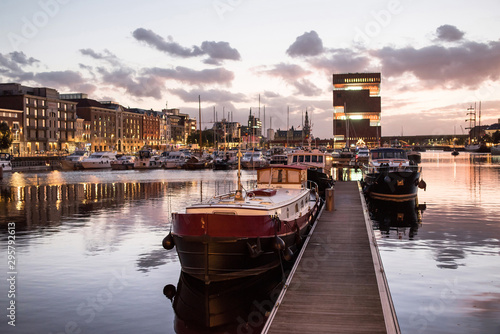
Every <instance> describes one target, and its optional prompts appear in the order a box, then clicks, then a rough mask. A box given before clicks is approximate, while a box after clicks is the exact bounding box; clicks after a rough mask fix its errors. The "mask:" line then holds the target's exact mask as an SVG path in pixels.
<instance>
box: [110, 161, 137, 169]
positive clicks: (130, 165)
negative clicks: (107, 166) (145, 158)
mask: <svg viewBox="0 0 500 334" xmlns="http://www.w3.org/2000/svg"><path fill="white" fill-rule="evenodd" d="M111 169H113V170H129V169H134V163H133V162H130V163H122V164H111Z"/></svg>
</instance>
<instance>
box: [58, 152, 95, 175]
mask: <svg viewBox="0 0 500 334" xmlns="http://www.w3.org/2000/svg"><path fill="white" fill-rule="evenodd" d="M88 156H89V152H88V151H85V150H75V152H73V153H71V154H70V155H67V156H66V157H64V159H62V160H61V168H62V169H63V170H75V169H81V168H82V164H81V162H82V161H83V160H84V159H86V158H88Z"/></svg>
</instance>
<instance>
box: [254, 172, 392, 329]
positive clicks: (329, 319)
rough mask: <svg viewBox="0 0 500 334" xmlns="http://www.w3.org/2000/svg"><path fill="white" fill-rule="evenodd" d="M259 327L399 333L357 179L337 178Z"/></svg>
mask: <svg viewBox="0 0 500 334" xmlns="http://www.w3.org/2000/svg"><path fill="white" fill-rule="evenodd" d="M334 198H335V211H333V212H329V211H326V210H324V211H323V213H322V215H321V217H320V218H319V220H318V221H317V223H316V225H315V226H314V230H313V231H312V233H311V234H310V238H309V239H308V240H307V241H306V244H305V247H303V250H302V252H301V254H300V255H299V258H298V259H297V263H296V264H295V266H294V269H293V270H292V272H291V274H290V276H289V279H288V281H287V285H285V288H284V289H283V291H282V292H281V295H280V297H279V298H278V300H277V302H276V305H275V307H274V309H273V311H272V312H271V314H270V316H269V318H268V321H267V323H266V325H265V327H264V329H263V331H262V333H271V334H276V333H390V334H392V333H400V330H399V325H398V322H397V318H396V314H395V312H394V307H393V304H392V299H391V297H390V293H389V289H388V286H387V281H386V279H385V275H384V273H383V268H382V264H381V262H380V255H379V253H378V249H377V247H376V240H375V236H374V234H373V231H372V226H371V223H370V222H369V219H368V220H367V214H368V212H367V209H366V205H365V203H364V200H362V199H361V196H360V190H359V186H358V183H357V182H337V183H336V185H335V196H334Z"/></svg>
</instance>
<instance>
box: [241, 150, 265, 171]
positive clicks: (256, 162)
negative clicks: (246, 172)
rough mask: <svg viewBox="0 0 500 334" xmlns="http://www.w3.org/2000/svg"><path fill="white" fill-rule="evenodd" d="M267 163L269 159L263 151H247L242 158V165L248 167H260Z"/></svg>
mask: <svg viewBox="0 0 500 334" xmlns="http://www.w3.org/2000/svg"><path fill="white" fill-rule="evenodd" d="M266 165H267V160H266V158H265V157H264V155H263V154H262V152H261V151H247V152H246V153H245V155H243V158H241V167H242V168H246V169H252V168H260V167H264V166H266Z"/></svg>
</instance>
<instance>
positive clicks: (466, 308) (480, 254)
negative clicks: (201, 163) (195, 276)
mask: <svg viewBox="0 0 500 334" xmlns="http://www.w3.org/2000/svg"><path fill="white" fill-rule="evenodd" d="M422 158H423V163H422V166H423V178H424V180H425V181H426V183H427V190H426V191H423V190H419V198H418V203H415V204H414V205H418V204H420V205H423V204H426V210H425V211H422V212H420V213H419V214H417V215H416V219H417V221H416V222H413V223H409V224H408V226H405V225H404V224H403V225H402V226H399V227H398V228H397V229H394V228H393V229H389V232H388V233H384V232H383V231H381V232H380V235H379V247H380V251H381V255H382V258H383V263H384V267H385V270H386V274H387V277H388V280H389V285H390V289H391V292H392V297H393V300H394V303H395V306H396V311H397V314H398V318H399V322H400V324H401V328H402V332H403V333H450V332H453V333H498V332H500V322H499V320H498V319H499V318H500V317H498V314H500V306H499V305H500V240H499V239H500V225H499V224H500V223H499V222H500V210H498V207H499V204H500V200H499V196H498V185H499V184H500V182H499V181H500V159H499V158H496V157H494V158H492V157H491V156H489V155H471V154H467V153H461V154H460V155H459V156H458V157H455V158H453V157H452V156H451V154H450V153H449V152H426V153H423V154H422ZM358 176H359V175H358V173H356V172H351V174H350V176H349V177H350V178H351V179H356V178H358ZM254 177H255V172H246V171H244V172H243V181H244V184H245V185H247V186H249V183H248V182H249V180H252V179H253V178H254ZM235 179H236V171H229V172H224V171H218V172H214V171H177V170H172V171H164V170H154V171H92V172H88V171H74V172H59V171H54V172H47V173H13V174H11V175H9V174H5V175H4V179H3V180H1V181H0V195H1V197H0V221H2V222H4V221H13V222H16V233H17V234H16V235H17V239H16V247H17V248H16V250H17V254H16V255H17V260H18V273H19V274H18V285H17V287H18V290H19V295H18V297H17V302H18V305H19V308H18V314H19V322H18V326H16V332H17V333H50V332H53V333H60V332H64V331H65V330H66V328H71V327H72V326H73V327H75V326H76V328H77V329H81V330H82V333H107V332H120V333H124V334H126V333H143V332H144V333H145V332H147V333H173V332H174V313H173V309H172V305H171V304H170V301H169V300H168V299H166V298H165V296H164V295H163V293H162V291H163V288H164V286H165V285H166V284H176V283H177V282H178V280H179V274H180V264H179V262H178V260H177V255H176V254H175V251H170V252H167V251H165V250H164V249H163V248H162V247H161V240H162V239H163V237H164V236H165V235H166V233H167V231H168V230H169V228H170V222H169V215H170V213H171V212H175V211H182V210H183V209H184V207H185V206H186V205H189V204H190V203H195V202H198V201H200V200H206V199H208V198H209V197H211V196H213V195H214V194H216V193H223V192H226V191H229V190H233V189H234V187H235ZM406 216H407V217H408V216H411V214H406ZM403 223H405V222H403ZM2 224H3V223H2ZM405 224H406V223H405ZM0 239H1V240H2V243H1V245H0V249H1V250H2V253H1V255H0V261H2V263H5V262H6V251H5V247H6V246H5V245H6V243H5V242H4V241H5V240H6V234H5V229H2V232H1V233H0ZM1 287H2V291H5V290H4V289H3V287H4V283H2V285H1ZM6 302H7V300H6V295H5V294H4V293H3V292H2V293H0V304H1V305H5V303H6ZM68 326H69V327H68ZM7 330H10V328H7V325H6V322H5V321H4V322H2V323H1V324H0V332H2V333H4V332H7Z"/></svg>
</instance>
